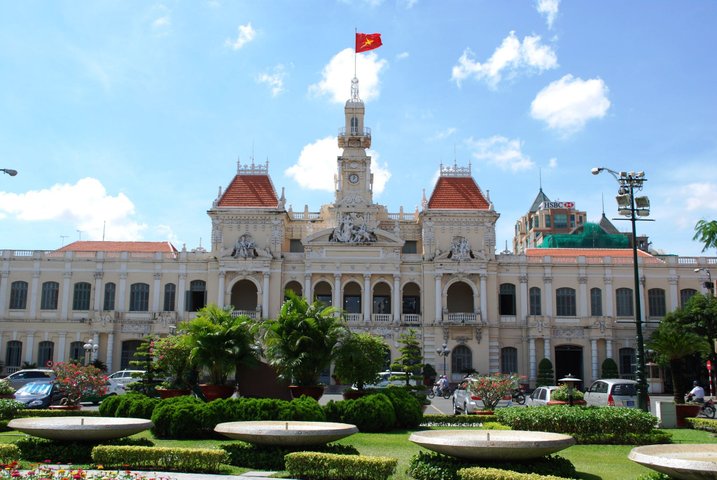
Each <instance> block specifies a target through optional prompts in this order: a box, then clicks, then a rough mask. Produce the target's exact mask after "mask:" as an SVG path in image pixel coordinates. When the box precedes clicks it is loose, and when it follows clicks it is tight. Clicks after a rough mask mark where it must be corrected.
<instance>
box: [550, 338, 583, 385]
mask: <svg viewBox="0 0 717 480" xmlns="http://www.w3.org/2000/svg"><path fill="white" fill-rule="evenodd" d="M568 374H570V375H572V376H573V377H576V378H581V379H582V378H583V347H581V346H580V345H558V346H556V347H555V379H556V380H557V379H560V378H563V377H565V376H566V375H568ZM577 387H578V388H582V382H581V383H579V384H578V385H577Z"/></svg>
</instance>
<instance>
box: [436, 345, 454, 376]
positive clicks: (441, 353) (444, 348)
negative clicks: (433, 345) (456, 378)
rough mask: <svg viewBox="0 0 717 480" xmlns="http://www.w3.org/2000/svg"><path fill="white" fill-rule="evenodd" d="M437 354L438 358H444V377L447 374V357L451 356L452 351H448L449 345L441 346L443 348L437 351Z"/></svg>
mask: <svg viewBox="0 0 717 480" xmlns="http://www.w3.org/2000/svg"><path fill="white" fill-rule="evenodd" d="M436 354H438V356H440V357H443V375H445V374H446V357H448V355H450V354H451V351H450V350H448V345H446V344H445V343H444V344H443V345H442V346H441V348H437V349H436Z"/></svg>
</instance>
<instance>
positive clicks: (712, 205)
mask: <svg viewBox="0 0 717 480" xmlns="http://www.w3.org/2000/svg"><path fill="white" fill-rule="evenodd" d="M680 196H682V198H683V199H684V200H683V202H684V203H683V204H684V206H685V208H687V210H689V211H695V210H712V211H714V210H717V202H715V198H717V185H715V184H714V183H704V182H702V183H699V182H698V183H690V184H688V185H685V186H683V187H682V188H681V192H680Z"/></svg>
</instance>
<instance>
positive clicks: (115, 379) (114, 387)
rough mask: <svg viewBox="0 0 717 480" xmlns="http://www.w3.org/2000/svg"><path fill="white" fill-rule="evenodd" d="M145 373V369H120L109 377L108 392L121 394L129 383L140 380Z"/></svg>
mask: <svg viewBox="0 0 717 480" xmlns="http://www.w3.org/2000/svg"><path fill="white" fill-rule="evenodd" d="M144 374H145V371H144V370H119V371H117V372H115V373H113V374H112V375H110V376H109V377H107V381H108V385H107V394H108V395H112V394H115V395H121V394H123V393H125V391H126V388H127V385H129V384H130V383H134V382H137V381H139V380H140V377H142V375H144Z"/></svg>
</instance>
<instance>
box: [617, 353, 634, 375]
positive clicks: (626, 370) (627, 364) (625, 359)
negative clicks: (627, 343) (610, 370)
mask: <svg viewBox="0 0 717 480" xmlns="http://www.w3.org/2000/svg"><path fill="white" fill-rule="evenodd" d="M634 373H635V349H634V348H621V349H620V375H626V376H630V375H633V374H634Z"/></svg>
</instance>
